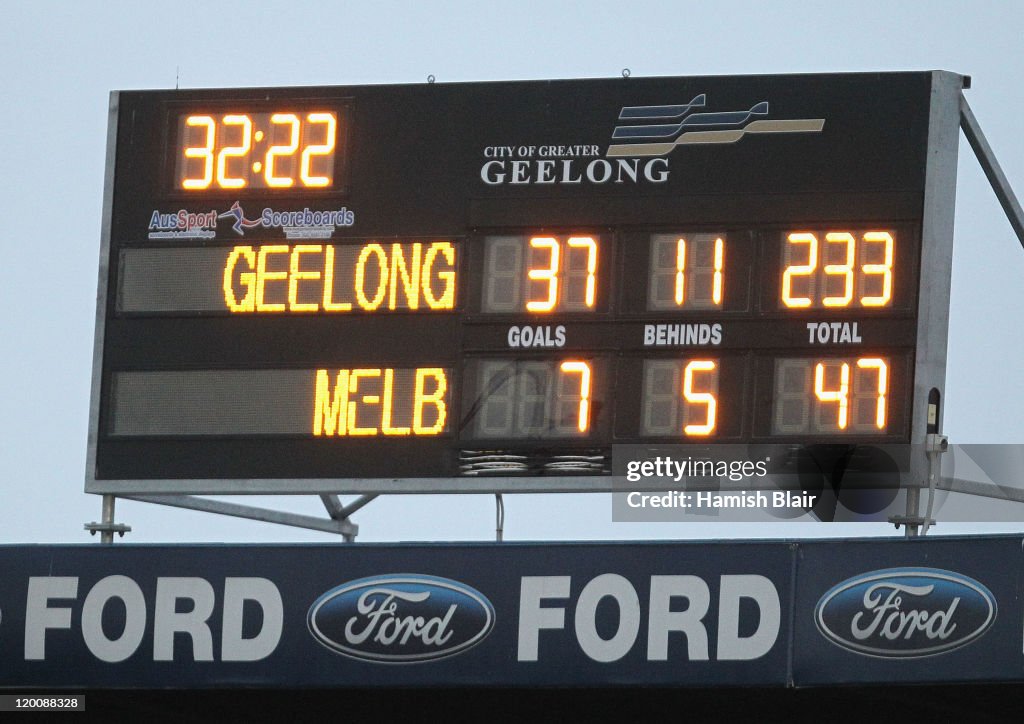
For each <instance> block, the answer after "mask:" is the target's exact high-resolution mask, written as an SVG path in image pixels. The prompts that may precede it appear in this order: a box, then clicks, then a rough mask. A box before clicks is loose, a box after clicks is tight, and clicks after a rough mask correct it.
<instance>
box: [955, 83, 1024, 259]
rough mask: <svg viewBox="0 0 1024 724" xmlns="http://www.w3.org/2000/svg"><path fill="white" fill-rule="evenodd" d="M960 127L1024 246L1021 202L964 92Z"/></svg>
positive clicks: (1023, 216)
mask: <svg viewBox="0 0 1024 724" xmlns="http://www.w3.org/2000/svg"><path fill="white" fill-rule="evenodd" d="M960 128H961V129H963V132H964V136H966V137H967V142H968V143H969V144H971V148H972V149H974V155H975V156H977V157H978V163H980V164H981V169H982V170H983V171H984V172H985V176H986V177H987V178H988V182H989V183H990V184H992V190H993V191H995V192H996V198H998V199H999V205H1000V206H1002V207H1003V212H1004V213H1005V214H1006V218H1007V219H1009V220H1010V226H1012V227H1013V231H1014V233H1015V234H1017V240H1018V241H1019V242H1020V244H1021V246H1024V211H1022V210H1021V207H1020V202H1019V201H1017V197H1016V196H1015V195H1014V193H1013V188H1011V187H1010V182H1009V181H1007V180H1006V175H1005V174H1004V173H1003V169H1002V168H1001V167H1000V166H999V162H998V161H996V155H995V153H994V152H993V151H992V147H991V146H989V145H988V141H987V140H985V134H984V133H982V132H981V126H980V125H978V119H976V118H975V117H974V113H972V112H971V107H970V106H969V105H968V104H967V98H966V97H964V95H963V93H961V94H960Z"/></svg>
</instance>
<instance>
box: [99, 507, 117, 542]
mask: <svg viewBox="0 0 1024 724" xmlns="http://www.w3.org/2000/svg"><path fill="white" fill-rule="evenodd" d="M100 522H101V523H103V525H104V526H105V527H106V529H105V530H101V531H100V543H113V542H114V531H113V525H114V496H113V495H104V496H103V512H102V518H101V519H100Z"/></svg>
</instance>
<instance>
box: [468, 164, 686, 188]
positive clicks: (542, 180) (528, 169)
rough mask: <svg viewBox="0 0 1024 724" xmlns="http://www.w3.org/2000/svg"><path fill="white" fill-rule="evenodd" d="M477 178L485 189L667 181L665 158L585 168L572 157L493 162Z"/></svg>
mask: <svg viewBox="0 0 1024 724" xmlns="http://www.w3.org/2000/svg"><path fill="white" fill-rule="evenodd" d="M480 179H481V180H482V181H483V182H484V183H485V184H487V185H488V186H501V185H503V184H511V185H513V186H519V185H527V184H581V183H583V182H584V180H586V181H588V182H590V183H593V184H606V183H617V184H621V183H627V182H628V183H634V184H635V183H639V182H640V181H648V182H650V183H655V184H660V183H665V182H666V181H668V159H667V158H650V159H639V158H617V159H615V162H614V163H613V162H611V161H609V160H607V159H603V158H595V159H593V160H591V161H589V162H587V164H586V165H583V164H582V162H581V161H578V160H577V159H574V158H565V159H561V160H555V159H551V158H542V159H536V160H533V161H503V160H498V159H495V160H493V161H488V162H487V163H485V164H484V165H483V166H481V167H480Z"/></svg>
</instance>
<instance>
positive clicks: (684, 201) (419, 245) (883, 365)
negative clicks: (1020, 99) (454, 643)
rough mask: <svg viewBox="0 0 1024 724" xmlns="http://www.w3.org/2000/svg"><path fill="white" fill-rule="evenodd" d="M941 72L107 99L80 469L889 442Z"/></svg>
mask: <svg viewBox="0 0 1024 724" xmlns="http://www.w3.org/2000/svg"><path fill="white" fill-rule="evenodd" d="M951 77H952V78H955V79H956V81H957V82H958V81H959V76H955V77H953V76H951V74H942V73H899V74H856V75H828V76H775V77H773V76H750V77H721V78H719V77H709V78H651V79H636V78H629V79H615V80H579V81H544V82H506V83H469V84H427V85H415V86H364V87H325V88H279V89H243V90H239V89H233V90H196V91H146V92H118V93H115V94H113V96H112V110H111V151H110V153H109V155H110V159H111V162H110V167H109V168H108V190H107V209H106V214H107V216H106V227H105V232H104V243H103V251H102V259H101V269H102V271H101V279H100V287H101V297H100V305H101V307H100V310H99V313H98V329H97V363H96V370H95V373H94V383H95V384H94V386H95V389H94V400H93V412H92V417H93V419H92V428H91V430H92V431H91V440H90V461H89V466H90V467H89V470H88V472H87V490H90V491H92V492H115V491H117V492H123V491H135V492H139V491H159V492H175V491H178V490H182V491H186V490H187V491H188V492H250V491H251V492H257V491H258V492H269V491H270V489H273V491H274V492H302V491H305V490H307V489H326V488H327V487H330V485H334V486H335V487H336V489H337V490H339V491H341V490H347V489H352V490H367V489H371V488H373V489H379V490H381V491H386V490H388V489H389V485H391V484H395V483H401V482H402V481H405V483H406V485H405V488H403V489H404V490H424V491H428V490H432V489H434V487H432V483H431V482H430V481H431V480H440V479H444V480H447V481H448V482H446V483H445V486H446V487H445V489H447V490H452V489H458V488H459V483H458V480H459V479H464V480H465V481H467V483H468V481H479V480H492V479H493V480H494V481H495V483H494V485H495V489H498V488H508V487H509V484H508V481H509V480H511V479H526V478H530V479H539V478H545V477H546V478H550V479H554V478H556V477H557V478H560V479H563V478H566V477H574V478H579V479H581V480H582V479H583V478H585V477H593V478H595V479H598V478H600V477H602V475H606V474H607V473H608V472H609V470H610V463H609V456H610V453H611V446H612V445H613V444H647V443H651V444H664V443H693V442H696V443H702V444H703V443H714V442H723V443H774V442H778V443H792V444H808V443H830V442H840V443H860V442H864V443H873V442H874V443H901V442H910V441H911V439H912V436H913V435H914V434H915V432H916V430H917V428H918V427H920V424H921V423H920V419H921V417H922V415H923V414H924V411H923V410H922V409H918V407H919V405H918V402H917V400H918V398H920V392H919V390H918V391H917V392H915V383H917V386H918V387H920V383H921V381H922V380H921V379H917V380H915V376H917V377H920V376H921V372H920V370H921V369H922V359H923V355H922V343H923V342H929V344H930V345H931V346H932V347H937V346H939V345H941V347H942V350H941V354H939V355H938V358H941V359H940V360H939V364H938V367H939V368H941V367H943V366H944V355H945V352H944V345H945V326H944V322H943V323H942V325H941V330H939V331H940V332H941V334H939V335H938V336H936V337H935V338H934V339H930V340H923V339H922V329H926V332H925V333H924V336H927V335H928V334H930V332H927V328H926V325H924V324H923V319H924V317H925V316H926V315H931V316H934V315H935V314H936V312H935V309H936V306H935V305H936V302H935V301H934V300H931V298H930V297H929V295H928V294H922V293H921V289H922V284H925V285H926V288H928V285H936V286H937V288H938V289H939V290H941V289H943V286H944V288H945V298H946V303H947V304H948V284H949V280H948V258H946V260H945V262H944V264H945V268H946V269H947V271H946V272H945V277H944V278H943V274H942V273H939V274H938V277H937V278H936V277H935V275H934V274H933V273H932V272H933V271H934V269H935V268H936V265H938V268H940V270H941V268H942V267H943V262H942V261H941V257H942V256H943V255H944V256H946V257H948V250H945V251H943V250H941V249H940V250H939V251H938V252H936V251H935V250H933V249H932V248H931V247H930V246H929V244H931V243H932V242H931V241H930V240H929V239H928V238H926V237H927V236H928V235H929V233H930V232H929V226H928V224H927V223H926V216H927V212H926V209H927V208H928V203H929V201H928V196H929V193H931V192H929V185H930V184H931V185H934V181H933V180H929V177H928V173H926V168H927V160H928V154H929V147H930V145H934V140H933V136H934V120H933V119H934V116H935V110H934V102H933V96H934V94H935V87H936V85H937V84H939V83H940V81H941V82H946V83H948V82H949V79H950V78H951ZM930 134H931V135H930ZM936 253H938V256H939V257H940V261H939V262H936V261H935V260H934V257H935V256H936ZM932 296H934V294H933V295H932ZM926 297H927V299H926ZM939 297H940V301H939V304H938V308H939V311H938V314H939V315H940V316H941V297H942V294H941V293H940V294H939ZM925 302H927V308H925ZM925 346H927V345H925ZM929 354H931V357H929V358H928V359H927V360H925V361H926V362H927V363H928V365H930V367H929V369H931V368H932V367H935V366H936V354H935V353H934V352H931V353H929ZM940 377H941V375H940ZM939 384H941V379H940V380H939ZM453 480H455V482H452V481H453ZM147 481H153V482H152V484H147ZM175 481H179V482H180V485H179V483H178V482H175ZM188 481H192V482H191V483H189V482H188ZM195 481H202V482H201V483H196V482H195ZM259 481H274V482H273V483H269V482H264V483H260V482H259ZM289 481H291V482H289ZM317 481H320V482H317ZM327 481H333V482H332V483H328V482H327ZM374 481H376V482H374ZM408 481H419V482H414V483H412V484H409V483H408ZM497 481H503V482H501V483H500V484H499V483H498V482H497ZM375 485H376V486H377V487H376V488H374V487H373V486H375ZM474 485H476V487H472V486H469V487H467V489H474V490H479V489H481V488H480V485H481V483H479V482H476V483H474ZM482 485H483V486H484V487H486V486H487V485H488V483H487V482H484V483H482ZM539 485H540V486H541V488H542V486H543V484H542V483H540V484H539ZM368 486H369V487H368ZM511 487H512V488H514V485H511ZM584 487H585V484H584ZM597 487H600V486H599V484H598V485H597ZM541 488H536V487H535V489H541Z"/></svg>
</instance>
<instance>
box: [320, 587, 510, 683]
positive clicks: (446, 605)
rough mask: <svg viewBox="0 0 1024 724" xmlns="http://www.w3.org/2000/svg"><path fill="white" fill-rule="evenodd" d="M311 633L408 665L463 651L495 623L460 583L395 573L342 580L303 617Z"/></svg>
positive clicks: (337, 647)
mask: <svg viewBox="0 0 1024 724" xmlns="http://www.w3.org/2000/svg"><path fill="white" fill-rule="evenodd" d="M306 624H307V626H308V627H309V632H310V633H311V634H312V635H313V637H314V638H315V639H316V640H317V641H318V642H319V643H321V644H323V645H324V646H326V647H327V648H328V649H330V650H331V651H334V652H335V653H339V654H342V655H344V656H348V657H350V658H353V659H362V660H363V661H373V662H377V663H391V664H411V663H418V662H424V661H432V660H434V659H442V658H445V657H448V656H454V655H456V654H461V653H462V652H464V651H466V650H467V649H470V648H472V647H474V646H476V645H477V644H478V643H480V642H481V641H483V640H484V639H485V638H487V636H488V634H490V633H491V629H492V628H494V606H492V605H491V602H490V601H488V600H487V598H486V597H485V596H484V595H483V594H482V593H480V592H479V591H477V590H476V589H475V588H471V587H470V586H467V585H466V584H464V583H459V582H458V581H453V580H451V579H449V578H440V577H438V576H424V575H419V574H408V573H407V574H394V575H384V576H370V577H369V578H360V579H358V580H356V581H349V582H348V583H343V584H341V585H339V586H337V587H335V588H332V589H331V590H329V591H327V593H325V594H323V595H322V596H320V597H319V598H318V599H317V600H316V601H314V602H313V605H312V606H311V607H310V609H309V613H308V614H307V616H306Z"/></svg>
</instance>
